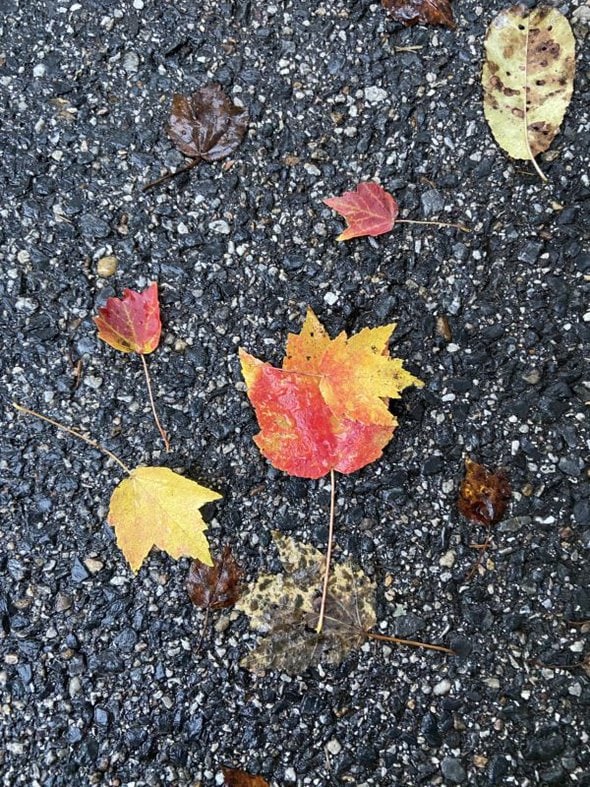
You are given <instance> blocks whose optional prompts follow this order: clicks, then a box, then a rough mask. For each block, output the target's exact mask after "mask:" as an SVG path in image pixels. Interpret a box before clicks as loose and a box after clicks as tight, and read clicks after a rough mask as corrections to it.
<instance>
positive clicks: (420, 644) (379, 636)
mask: <svg viewBox="0 0 590 787" xmlns="http://www.w3.org/2000/svg"><path fill="white" fill-rule="evenodd" d="M365 636H366V637H368V638H369V639H377V640H379V641H380V642H394V643H395V644H396V645H411V646H412V647H413V648H426V649H427V650H438V651H440V652H441V653H449V654H450V655H451V656H455V655H456V653H455V651H454V650H451V649H450V648H445V646H444V645H431V644H430V643H429V642H418V641H417V640H413V639H400V638H399V637H389V636H388V635H387V634H375V633H374V632H373V631H365Z"/></svg>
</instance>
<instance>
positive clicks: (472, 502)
mask: <svg viewBox="0 0 590 787" xmlns="http://www.w3.org/2000/svg"><path fill="white" fill-rule="evenodd" d="M511 495H512V489H511V488H510V482H509V481H508V476H507V475H506V473H505V471H504V470H498V471H496V472H495V473H492V472H491V471H490V470H488V469H487V468H485V467H484V466H483V465H479V464H477V462H474V461H473V460H471V459H466V460H465V478H464V479H463V483H462V484H461V488H460V489H459V500H458V508H459V512H460V513H461V514H462V515H463V516H464V517H465V518H466V519H469V520H470V521H471V522H475V523H476V524H478V525H485V526H486V527H489V526H491V525H495V524H496V523H497V522H499V521H500V520H501V519H502V517H503V516H504V513H505V511H506V506H507V505H508V503H509V501H510V497H511Z"/></svg>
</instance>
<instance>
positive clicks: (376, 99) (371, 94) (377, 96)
mask: <svg viewBox="0 0 590 787" xmlns="http://www.w3.org/2000/svg"><path fill="white" fill-rule="evenodd" d="M386 98H387V90H383V88H382V87H377V86H376V85H371V86H370V87H366V88H365V101H368V102H369V103H370V104H378V103H380V102H381V101H385V99H386Z"/></svg>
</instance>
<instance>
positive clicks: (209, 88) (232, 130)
mask: <svg viewBox="0 0 590 787" xmlns="http://www.w3.org/2000/svg"><path fill="white" fill-rule="evenodd" d="M247 128H248V111H247V110H246V109H245V108H244V107H241V106H239V105H238V104H234V102H233V101H232V100H231V98H229V97H228V96H227V95H226V94H225V93H224V91H223V90H222V88H221V86H220V85H215V84H213V85H206V86H205V87H201V88H199V90H197V91H196V92H195V93H193V94H192V96H183V95H180V94H179V93H176V94H175V95H174V97H173V99H172V110H171V112H170V120H169V123H168V136H169V137H170V139H171V140H172V141H173V142H174V144H175V145H176V147H177V148H178V149H179V150H180V151H181V152H182V153H184V154H185V156H191V157H192V158H199V159H203V161H217V160H218V159H221V158H224V157H225V156H229V155H230V153H233V151H234V150H235V149H236V148H237V147H238V145H239V144H240V142H241V141H242V139H243V138H244V134H245V133H246V130H247Z"/></svg>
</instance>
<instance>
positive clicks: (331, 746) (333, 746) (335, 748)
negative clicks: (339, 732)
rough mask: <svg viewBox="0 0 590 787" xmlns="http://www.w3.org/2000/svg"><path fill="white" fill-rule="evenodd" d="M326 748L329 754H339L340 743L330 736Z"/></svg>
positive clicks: (340, 749)
mask: <svg viewBox="0 0 590 787" xmlns="http://www.w3.org/2000/svg"><path fill="white" fill-rule="evenodd" d="M326 749H327V750H328V751H329V752H330V754H340V752H341V751H342V745H341V743H340V741H338V740H337V739H336V738H332V740H329V741H328V743H327V744H326Z"/></svg>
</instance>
